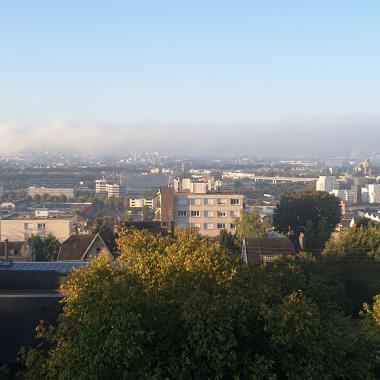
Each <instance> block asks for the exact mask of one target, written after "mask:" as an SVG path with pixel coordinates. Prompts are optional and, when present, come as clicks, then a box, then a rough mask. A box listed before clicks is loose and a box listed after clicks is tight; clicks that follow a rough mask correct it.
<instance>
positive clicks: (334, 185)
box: [315, 176, 339, 193]
mask: <svg viewBox="0 0 380 380" xmlns="http://www.w3.org/2000/svg"><path fill="white" fill-rule="evenodd" d="M315 189H316V190H317V191H326V192H328V193H331V192H332V191H333V190H338V189H339V183H338V181H337V179H336V177H334V176H320V177H319V178H318V179H317V182H316V184H315Z"/></svg>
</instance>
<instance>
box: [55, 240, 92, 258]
mask: <svg viewBox="0 0 380 380" xmlns="http://www.w3.org/2000/svg"><path fill="white" fill-rule="evenodd" d="M95 236H96V234H91V235H71V236H70V237H69V238H68V239H67V240H65V241H64V242H63V243H62V244H61V248H60V249H59V254H58V260H59V261H61V260H82V257H83V255H84V254H85V252H86V251H87V249H88V247H89V245H90V244H91V243H92V241H93V240H94V239H95Z"/></svg>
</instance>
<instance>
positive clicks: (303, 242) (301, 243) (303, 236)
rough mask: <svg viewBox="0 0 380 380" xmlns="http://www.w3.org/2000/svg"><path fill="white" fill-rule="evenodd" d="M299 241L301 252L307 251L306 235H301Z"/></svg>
mask: <svg viewBox="0 0 380 380" xmlns="http://www.w3.org/2000/svg"><path fill="white" fill-rule="evenodd" d="M298 240H299V242H300V247H301V251H303V250H304V249H305V234H304V233H303V232H301V233H300V236H299V238H298Z"/></svg>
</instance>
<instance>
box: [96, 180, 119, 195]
mask: <svg viewBox="0 0 380 380" xmlns="http://www.w3.org/2000/svg"><path fill="white" fill-rule="evenodd" d="M95 193H96V194H104V195H107V197H108V198H111V197H115V198H120V197H122V196H123V195H124V193H123V188H122V187H121V185H119V184H117V183H113V184H112V183H107V180H106V179H104V178H102V179H97V180H96V181H95Z"/></svg>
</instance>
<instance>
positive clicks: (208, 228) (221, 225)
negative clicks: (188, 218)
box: [191, 223, 236, 230]
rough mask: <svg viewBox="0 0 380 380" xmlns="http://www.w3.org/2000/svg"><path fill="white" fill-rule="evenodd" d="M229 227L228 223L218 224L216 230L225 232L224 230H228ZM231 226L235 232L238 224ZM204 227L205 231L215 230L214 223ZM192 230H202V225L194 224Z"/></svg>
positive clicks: (206, 224)
mask: <svg viewBox="0 0 380 380" xmlns="http://www.w3.org/2000/svg"><path fill="white" fill-rule="evenodd" d="M227 225H228V224H227V223H217V224H216V228H217V229H218V230H224V229H226V228H227ZM229 226H230V229H231V230H235V229H236V224H235V223H230V224H229ZM203 227H204V229H205V230H213V229H214V224H213V223H205V224H204V226H203ZM191 228H198V229H200V228H201V225H200V223H193V224H192V225H191Z"/></svg>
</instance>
